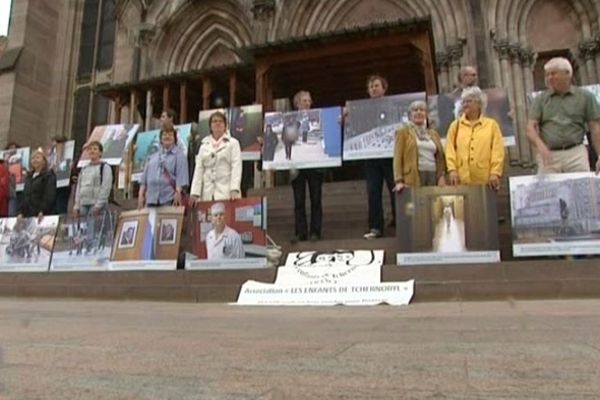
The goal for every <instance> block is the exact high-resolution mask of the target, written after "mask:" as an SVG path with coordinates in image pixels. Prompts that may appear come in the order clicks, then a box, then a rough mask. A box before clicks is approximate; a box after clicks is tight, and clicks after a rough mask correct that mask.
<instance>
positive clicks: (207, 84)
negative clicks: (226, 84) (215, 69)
mask: <svg viewBox="0 0 600 400" xmlns="http://www.w3.org/2000/svg"><path fill="white" fill-rule="evenodd" d="M211 92H212V81H211V80H210V78H209V77H206V76H205V77H204V78H202V109H203V110H208V109H209V108H210V94H211Z"/></svg>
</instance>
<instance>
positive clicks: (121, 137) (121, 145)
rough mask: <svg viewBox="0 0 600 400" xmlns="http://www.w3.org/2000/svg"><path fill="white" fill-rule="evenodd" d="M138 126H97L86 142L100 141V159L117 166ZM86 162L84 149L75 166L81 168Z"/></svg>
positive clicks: (86, 156) (86, 157) (87, 160)
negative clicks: (101, 149)
mask: <svg viewBox="0 0 600 400" xmlns="http://www.w3.org/2000/svg"><path fill="white" fill-rule="evenodd" d="M139 127H140V126H139V125H137V124H135V125H132V124H128V125H124V124H120V125H102V126H97V127H95V128H94V130H93V131H92V134H91V135H90V137H89V138H88V140H87V142H86V144H87V143H90V142H93V141H98V142H100V143H101V144H102V147H103V152H102V161H104V162H106V163H108V164H110V165H114V166H118V165H119V164H121V161H122V159H123V156H124V153H125V150H126V149H128V148H129V145H130V144H131V141H132V140H133V137H134V136H135V134H136V133H137V131H138V129H139ZM88 163H89V157H88V155H87V152H86V151H85V149H84V150H83V152H82V153H81V158H80V160H79V162H78V163H77V166H78V167H80V168H81V167H84V166H85V165H87V164H88Z"/></svg>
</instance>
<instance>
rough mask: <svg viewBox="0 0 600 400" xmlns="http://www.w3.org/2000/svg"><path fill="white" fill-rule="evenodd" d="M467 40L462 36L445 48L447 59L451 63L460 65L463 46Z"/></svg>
mask: <svg viewBox="0 0 600 400" xmlns="http://www.w3.org/2000/svg"><path fill="white" fill-rule="evenodd" d="M466 42H467V40H466V39H464V38H459V39H457V40H456V42H455V43H454V44H451V45H449V46H448V47H447V48H446V53H447V55H448V61H449V63H450V64H451V65H460V64H461V59H462V56H463V48H464V46H465V43H466Z"/></svg>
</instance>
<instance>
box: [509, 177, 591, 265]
mask: <svg viewBox="0 0 600 400" xmlns="http://www.w3.org/2000/svg"><path fill="white" fill-rule="evenodd" d="M509 185H510V208H511V223H512V237H513V255H514V256H515V257H527V256H559V255H578V254H600V218H599V217H598V216H599V215H600V203H599V202H598V199H597V194H598V193H600V177H598V176H597V175H595V174H594V173H592V172H579V173H570V174H549V175H529V176H514V177H510V178H509Z"/></svg>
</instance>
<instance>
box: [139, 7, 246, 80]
mask: <svg viewBox="0 0 600 400" xmlns="http://www.w3.org/2000/svg"><path fill="white" fill-rule="evenodd" d="M156 19H157V21H162V22H161V23H160V25H159V34H158V36H157V38H156V40H155V41H154V46H153V47H152V48H151V49H150V50H149V54H150V59H152V60H153V66H152V68H151V69H152V75H166V74H173V73H179V72H185V71H189V70H197V69H202V68H206V67H208V66H214V65H223V64H227V63H235V62H238V61H240V59H239V57H238V56H237V54H236V53H235V51H234V50H235V49H238V48H242V47H245V46H248V45H250V44H251V43H252V30H251V28H250V23H249V21H248V20H247V14H246V13H245V11H244V10H243V9H241V8H239V6H238V2H235V1H206V2H202V3H196V2H187V3H185V5H184V6H182V7H181V8H180V9H179V10H177V12H175V13H173V14H171V15H170V16H168V17H163V16H161V14H159V15H157V17H156ZM211 55H212V56H215V57H216V59H212V58H211Z"/></svg>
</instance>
